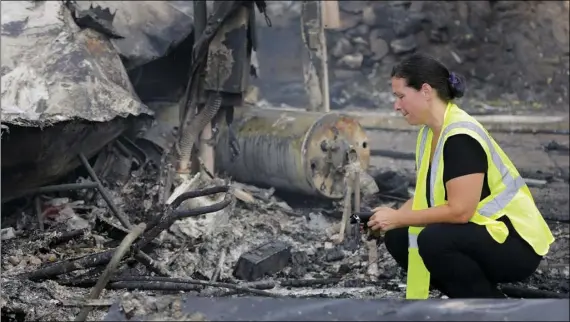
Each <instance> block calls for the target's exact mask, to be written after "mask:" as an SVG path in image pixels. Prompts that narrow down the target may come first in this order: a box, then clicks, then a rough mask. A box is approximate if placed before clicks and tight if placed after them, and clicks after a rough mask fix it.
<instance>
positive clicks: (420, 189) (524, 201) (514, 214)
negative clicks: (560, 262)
mask: <svg viewBox="0 0 570 322" xmlns="http://www.w3.org/2000/svg"><path fill="white" fill-rule="evenodd" d="M456 134H467V135H469V136H471V137H472V138H474V139H476V140H477V141H478V142H479V143H480V144H481V146H482V147H483V149H484V150H485V153H486V154H487V160H488V163H489V166H488V170H487V180H488V183H489V189H490V190H491V194H490V195H489V196H488V197H487V198H485V199H483V200H481V201H480V202H479V204H478V205H477V211H476V212H475V214H474V216H473V217H472V218H471V220H469V221H470V222H472V223H475V224H478V225H484V226H485V227H486V228H487V231H488V232H489V234H491V236H492V237H493V239H494V240H495V241H497V242H498V243H503V242H504V241H505V240H506V238H507V236H508V234H509V230H508V228H507V227H506V225H505V224H504V223H503V222H501V221H497V219H498V218H500V217H502V216H503V215H505V216H507V217H508V218H509V220H510V221H511V222H512V224H513V226H514V228H515V229H516V231H517V232H518V233H519V234H520V235H521V237H522V238H523V239H524V240H526V241H527V242H528V243H529V244H530V245H531V246H532V248H533V249H534V251H535V252H536V253H537V254H538V255H541V256H543V255H545V254H546V253H547V252H548V249H549V248H550V244H552V242H554V236H552V233H551V232H550V229H549V228H548V225H547V224H546V222H545V221H544V219H543V218H542V215H541V214H540V211H539V210H538V208H537V207H536V204H535V203H534V199H533V198H532V195H531V193H530V190H529V189H528V186H527V185H526V184H525V182H524V179H523V178H522V177H521V175H520V174H519V172H518V171H517V169H516V168H515V166H514V165H513V163H512V162H511V160H510V159H509V158H508V157H507V155H506V154H505V152H503V150H502V149H501V148H500V147H499V145H498V144H497V143H496V142H495V140H493V138H491V136H490V135H489V133H488V132H487V131H486V130H485V129H484V128H483V126H482V125H481V124H480V123H479V122H478V121H477V120H475V119H474V118H473V117H471V116H470V115H469V114H467V113H466V112H465V111H463V110H461V109H460V108H459V107H457V105H455V104H453V103H449V104H448V105H447V109H446V112H445V116H444V122H443V127H442V130H441V134H440V137H439V139H438V142H437V145H436V148H435V150H434V155H433V159H432V165H431V172H430V175H431V176H430V182H429V184H430V188H431V191H430V195H429V198H430V202H431V206H432V207H436V206H440V205H443V204H445V203H446V202H447V201H446V200H445V189H444V182H443V167H444V165H443V145H444V143H445V140H447V138H449V137H450V136H452V135H456ZM432 137H433V132H432V131H431V129H429V128H428V127H427V126H423V127H422V128H421V129H420V132H419V134H418V139H417V143H416V169H417V180H416V189H415V194H414V200H413V205H412V209H413V210H422V209H426V208H427V207H428V203H427V201H426V180H427V171H428V169H429V163H430V151H431V142H432ZM422 229H423V227H410V228H409V230H408V240H409V248H408V278H407V289H406V298H407V299H426V298H428V295H429V285H430V274H429V272H428V270H427V269H426V267H425V265H424V263H423V261H422V258H421V256H420V254H419V252H418V242H417V240H418V235H419V233H420V232H421V231H422Z"/></svg>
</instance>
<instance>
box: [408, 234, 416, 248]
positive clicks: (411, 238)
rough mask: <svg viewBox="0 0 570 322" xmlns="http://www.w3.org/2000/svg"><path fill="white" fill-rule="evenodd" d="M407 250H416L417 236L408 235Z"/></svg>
mask: <svg viewBox="0 0 570 322" xmlns="http://www.w3.org/2000/svg"><path fill="white" fill-rule="evenodd" d="M408 244H409V245H408V248H418V235H416V234H410V233H408Z"/></svg>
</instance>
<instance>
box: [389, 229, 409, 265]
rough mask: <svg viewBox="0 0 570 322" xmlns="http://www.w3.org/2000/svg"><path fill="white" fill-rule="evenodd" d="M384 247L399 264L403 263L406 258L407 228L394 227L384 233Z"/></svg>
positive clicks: (405, 261)
mask: <svg viewBox="0 0 570 322" xmlns="http://www.w3.org/2000/svg"><path fill="white" fill-rule="evenodd" d="M384 245H386V249H387V250H388V252H389V253H390V255H392V257H394V259H395V260H396V261H397V262H398V263H399V264H400V265H404V264H405V263H407V259H408V229H407V228H396V229H392V230H389V231H387V232H386V233H385V234H384Z"/></svg>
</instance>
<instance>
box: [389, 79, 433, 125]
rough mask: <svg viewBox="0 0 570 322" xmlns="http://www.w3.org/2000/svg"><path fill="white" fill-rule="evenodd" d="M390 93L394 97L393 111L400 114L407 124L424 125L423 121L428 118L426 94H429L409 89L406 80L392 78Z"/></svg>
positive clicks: (427, 96)
mask: <svg viewBox="0 0 570 322" xmlns="http://www.w3.org/2000/svg"><path fill="white" fill-rule="evenodd" d="M392 92H393V93H394V96H396V101H395V102H394V109H395V110H396V111H398V112H400V113H402V115H403V116H404V118H405V119H406V121H407V122H408V124H410V125H419V124H425V123H424V120H426V119H427V118H428V116H429V95H428V94H431V93H428V91H424V90H419V91H418V90H416V89H414V88H412V87H409V86H408V85H407V84H406V80H405V79H403V78H399V77H392ZM429 92H431V91H429Z"/></svg>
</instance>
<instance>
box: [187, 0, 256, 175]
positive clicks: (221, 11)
mask: <svg viewBox="0 0 570 322" xmlns="http://www.w3.org/2000/svg"><path fill="white" fill-rule="evenodd" d="M254 5H257V7H258V9H260V11H262V12H263V10H264V8H265V4H264V1H214V10H213V13H212V14H211V15H209V17H208V19H207V23H206V24H205V26H204V25H203V23H204V21H205V19H204V16H205V2H204V1H196V2H195V3H194V6H195V11H196V17H195V21H196V37H195V39H196V41H195V45H194V50H193V53H192V59H193V62H192V72H191V73H190V80H189V82H188V86H187V89H186V93H185V95H184V98H183V102H182V104H181V109H180V117H181V125H180V140H179V144H178V165H177V169H176V170H177V172H179V173H188V172H190V168H189V164H190V162H191V157H192V149H193V147H194V144H195V142H196V141H197V139H198V135H199V133H200V132H202V131H203V130H204V129H205V128H207V126H208V124H210V125H211V123H212V121H215V119H216V116H218V115H219V114H226V121H227V122H228V124H230V123H231V121H232V118H233V108H234V106H240V105H241V104H242V102H243V99H244V94H245V91H246V88H247V85H248V83H249V73H250V71H251V68H250V64H251V52H252V50H253V49H255V39H254V38H255V31H254V29H255V11H254ZM202 27H205V28H202ZM200 30H203V32H202V33H201V34H199V31H200ZM196 108H198V110H199V112H198V114H197V115H193V114H194V113H195V110H196ZM220 110H221V111H223V112H224V113H220ZM205 134H207V133H205ZM231 146H232V147H233V150H232V151H233V153H235V154H237V153H239V150H238V149H236V148H235V144H234V145H231ZM212 168H213V166H212ZM208 170H210V171H211V170H213V169H208Z"/></svg>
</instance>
